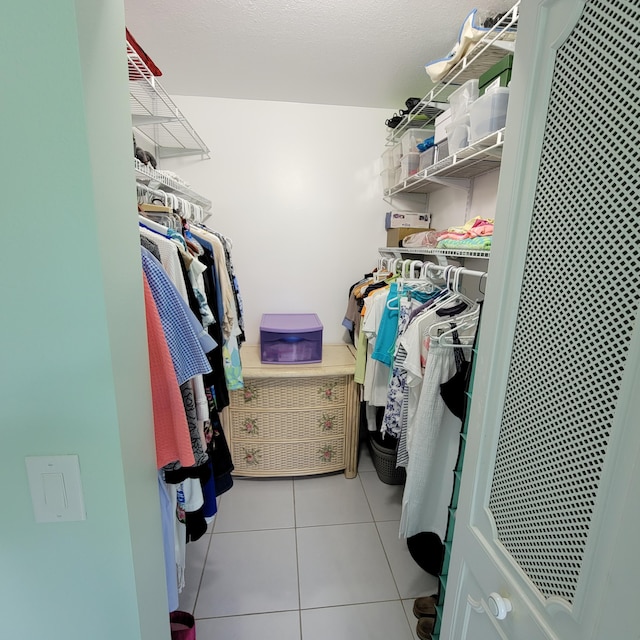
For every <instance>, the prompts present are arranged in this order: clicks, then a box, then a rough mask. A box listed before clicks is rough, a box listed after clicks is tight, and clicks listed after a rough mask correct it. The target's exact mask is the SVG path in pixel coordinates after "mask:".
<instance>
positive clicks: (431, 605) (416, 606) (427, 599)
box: [413, 594, 438, 618]
mask: <svg viewBox="0 0 640 640" xmlns="http://www.w3.org/2000/svg"><path fill="white" fill-rule="evenodd" d="M436 604H438V596H437V595H435V594H434V595H432V596H422V597H421V598H416V599H415V602H414V603H413V615H414V616H415V617H416V618H424V617H425V616H427V617H429V618H435V615H436Z"/></svg>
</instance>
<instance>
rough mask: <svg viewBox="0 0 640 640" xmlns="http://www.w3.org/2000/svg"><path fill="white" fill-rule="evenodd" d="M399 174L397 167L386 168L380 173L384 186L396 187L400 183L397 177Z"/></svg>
mask: <svg viewBox="0 0 640 640" xmlns="http://www.w3.org/2000/svg"><path fill="white" fill-rule="evenodd" d="M397 175H398V170H397V169H385V170H384V171H383V172H382V173H381V174H380V177H381V178H382V188H383V189H385V190H386V189H391V187H394V186H395V185H396V184H397V183H398V180H397V179H396V177H397Z"/></svg>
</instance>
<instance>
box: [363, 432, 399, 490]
mask: <svg viewBox="0 0 640 640" xmlns="http://www.w3.org/2000/svg"><path fill="white" fill-rule="evenodd" d="M369 451H370V452H371V459H372V460H373V466H374V467H375V469H376V473H377V474H378V478H380V481H381V482H384V483H385V484H404V482H405V480H406V478H407V472H406V471H405V469H404V467H396V457H397V456H396V449H395V448H394V449H386V448H385V447H382V446H380V445H379V444H378V443H377V442H376V441H375V440H373V438H369Z"/></svg>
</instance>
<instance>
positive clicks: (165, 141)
mask: <svg viewBox="0 0 640 640" xmlns="http://www.w3.org/2000/svg"><path fill="white" fill-rule="evenodd" d="M127 61H128V65H129V101H130V104H131V122H132V124H133V127H134V128H135V129H136V130H137V131H138V132H139V133H141V134H142V135H143V136H145V137H146V138H147V139H149V140H150V141H151V142H152V143H153V144H154V145H155V148H156V154H157V156H158V158H172V157H177V156H187V155H201V156H204V157H209V148H208V147H207V145H206V144H205V143H204V141H203V140H202V138H201V137H200V136H199V135H198V134H197V133H196V132H195V130H194V128H193V127H192V126H191V125H190V124H189V121H188V120H187V119H186V118H185V116H184V115H183V114H182V113H181V112H180V110H179V109H178V107H177V106H176V105H175V103H174V102H173V100H171V98H170V97H169V94H168V93H167V92H166V91H165V89H164V88H163V87H162V85H161V84H160V83H159V82H158V80H157V78H156V77H155V76H154V75H153V74H152V73H151V71H149V69H148V67H147V66H146V64H145V63H144V62H143V60H142V59H141V58H140V56H139V55H138V54H137V53H136V51H135V50H134V49H133V47H131V45H130V44H129V43H127Z"/></svg>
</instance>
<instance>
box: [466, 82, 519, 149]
mask: <svg viewBox="0 0 640 640" xmlns="http://www.w3.org/2000/svg"><path fill="white" fill-rule="evenodd" d="M508 105H509V88H508V87H494V88H493V89H491V90H487V92H486V93H485V94H484V95H483V96H482V97H481V98H478V99H477V100H476V101H475V102H474V103H473V104H472V105H471V113H470V119H471V133H470V136H471V142H475V141H476V140H480V138H484V137H485V136H488V135H489V134H490V133H493V132H494V131H498V129H502V128H503V127H504V126H505V124H506V123H507V106H508Z"/></svg>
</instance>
